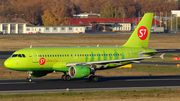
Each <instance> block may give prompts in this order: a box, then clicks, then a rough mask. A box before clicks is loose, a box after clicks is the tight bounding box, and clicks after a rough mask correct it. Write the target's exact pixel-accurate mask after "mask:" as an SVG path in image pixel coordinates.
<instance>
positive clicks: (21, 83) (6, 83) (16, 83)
mask: <svg viewBox="0 0 180 101" xmlns="http://www.w3.org/2000/svg"><path fill="white" fill-rule="evenodd" d="M26 83H35V82H4V83H0V85H4V84H26Z"/></svg>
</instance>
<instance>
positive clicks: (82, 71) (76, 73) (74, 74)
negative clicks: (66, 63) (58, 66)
mask: <svg viewBox="0 0 180 101" xmlns="http://www.w3.org/2000/svg"><path fill="white" fill-rule="evenodd" d="M90 72H91V70H90V68H89V66H72V67H70V68H69V75H70V76H71V78H83V77H86V76H89V74H90Z"/></svg>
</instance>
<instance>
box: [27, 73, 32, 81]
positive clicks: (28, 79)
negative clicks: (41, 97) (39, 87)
mask: <svg viewBox="0 0 180 101" xmlns="http://www.w3.org/2000/svg"><path fill="white" fill-rule="evenodd" d="M27 74H28V78H27V79H26V82H31V81H32V79H31V76H32V73H31V71H28V72H27Z"/></svg>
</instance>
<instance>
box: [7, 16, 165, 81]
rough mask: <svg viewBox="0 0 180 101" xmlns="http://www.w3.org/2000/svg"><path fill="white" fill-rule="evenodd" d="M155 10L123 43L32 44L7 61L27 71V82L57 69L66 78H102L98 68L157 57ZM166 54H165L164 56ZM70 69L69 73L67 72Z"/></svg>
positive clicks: (65, 79) (16, 67) (113, 66)
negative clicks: (152, 42)
mask: <svg viewBox="0 0 180 101" xmlns="http://www.w3.org/2000/svg"><path fill="white" fill-rule="evenodd" d="M152 19H153V13H146V14H145V15H144V16H143V18H142V20H141V21H140V23H139V24H138V26H137V27H136V28H135V30H134V32H133V33H132V35H131V36H130V38H129V39H128V41H127V42H126V43H125V44H124V45H122V46H107V47H105V46H103V47H99V46H97V47H30V48H24V49H20V50H17V51H15V52H14V53H13V54H12V55H11V56H10V57H9V58H8V59H7V60H5V62H4V65H5V67H7V68H8V69H12V70H17V71H27V73H28V77H27V79H26V81H27V82H31V81H32V79H31V78H32V77H42V76H45V75H47V74H48V73H52V72H53V71H57V72H63V73H64V75H62V77H61V78H62V80H63V81H69V80H71V79H72V78H84V77H88V76H89V81H98V76H96V75H95V72H96V71H97V70H103V69H111V68H116V67H119V66H123V65H127V64H131V63H137V62H139V61H140V60H143V59H147V58H154V57H155V56H154V55H156V54H157V53H158V51H157V50H155V49H150V48H147V47H148V41H149V36H150V31H151V24H152ZM163 55H164V54H162V55H161V56H158V57H161V58H163ZM67 73H68V74H67Z"/></svg>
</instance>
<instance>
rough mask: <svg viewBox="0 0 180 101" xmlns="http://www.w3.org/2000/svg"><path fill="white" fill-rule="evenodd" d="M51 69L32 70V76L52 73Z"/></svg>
mask: <svg viewBox="0 0 180 101" xmlns="http://www.w3.org/2000/svg"><path fill="white" fill-rule="evenodd" d="M52 72H53V71H32V73H31V74H32V76H33V77H42V76H45V75H47V74H48V73H52Z"/></svg>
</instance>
